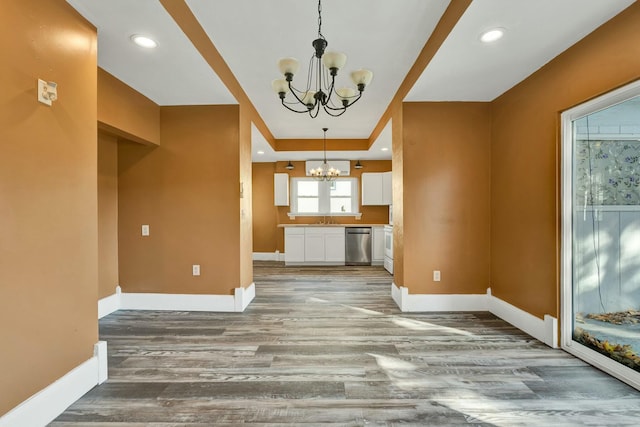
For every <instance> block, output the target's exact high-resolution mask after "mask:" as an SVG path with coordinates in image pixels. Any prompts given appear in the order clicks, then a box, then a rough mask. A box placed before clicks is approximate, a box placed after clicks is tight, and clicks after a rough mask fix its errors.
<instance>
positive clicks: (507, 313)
mask: <svg viewBox="0 0 640 427" xmlns="http://www.w3.org/2000/svg"><path fill="white" fill-rule="evenodd" d="M487 299H488V300H489V311H490V312H491V313H493V314H495V315H496V316H498V317H499V318H501V319H502V320H505V321H507V322H509V323H511V324H512V325H513V326H515V327H516V328H518V329H520V330H522V331H524V332H526V333H528V334H529V335H531V336H532V337H534V338H535V339H537V340H538V341H542V342H543V343H545V344H546V345H548V346H549V347H552V348H558V320H557V319H556V318H555V317H553V316H550V315H548V314H545V315H544V320H543V319H540V318H539V317H536V316H534V315H532V314H529V313H527V312H526V311H524V310H522V309H520V308H518V307H516V306H514V305H511V304H509V303H508V302H506V301H503V300H501V299H500V298H497V297H494V296H493V295H491V288H489V289H487Z"/></svg>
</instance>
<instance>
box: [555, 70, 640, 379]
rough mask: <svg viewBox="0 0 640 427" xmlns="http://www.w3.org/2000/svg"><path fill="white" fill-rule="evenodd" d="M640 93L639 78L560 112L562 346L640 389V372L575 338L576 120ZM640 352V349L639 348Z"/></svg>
mask: <svg viewBox="0 0 640 427" xmlns="http://www.w3.org/2000/svg"><path fill="white" fill-rule="evenodd" d="M638 95H640V80H637V81H635V82H632V83H630V84H627V85H626V86H624V87H621V88H619V89H616V90H614V91H611V92H608V93H606V94H604V95H601V96H599V97H597V98H594V99H592V100H590V101H587V102H585V103H583V104H580V105H578V106H575V107H573V108H571V109H569V110H566V111H564V112H563V113H562V114H561V126H562V138H561V144H562V145H561V180H562V181H561V192H560V194H561V196H560V197H561V203H562V210H561V227H562V228H561V244H560V251H561V266H560V319H561V348H562V349H563V350H565V351H567V352H568V353H571V354H573V355H574V356H576V357H578V358H580V359H582V360H584V361H585V362H587V363H589V364H591V365H593V366H595V367H597V368H599V369H601V370H603V371H604V372H606V373H608V374H610V375H612V376H614V377H616V378H618V379H619V380H621V381H624V382H625V383H627V384H629V385H631V386H632V387H635V388H636V389H638V390H640V373H639V372H636V371H634V370H633V369H631V368H628V367H626V366H624V365H622V364H620V363H618V362H616V361H614V360H612V359H610V358H608V357H606V356H604V355H602V354H600V353H598V352H596V351H595V350H592V349H590V348H588V347H586V346H584V345H582V344H580V343H578V342H576V341H574V340H573V307H572V302H573V286H572V285H573V281H572V277H573V274H572V272H573V265H572V264H573V262H572V261H573V197H572V194H573V167H574V159H573V126H572V124H573V121H575V120H577V119H579V118H581V117H584V116H586V115H588V114H592V113H595V112H597V111H600V110H603V109H606V108H608V107H610V106H612V105H615V104H619V103H621V102H624V101H626V100H628V99H630V98H633V97H635V96H638ZM636 350H638V351H640V349H636Z"/></svg>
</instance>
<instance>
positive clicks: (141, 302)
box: [120, 283, 256, 313]
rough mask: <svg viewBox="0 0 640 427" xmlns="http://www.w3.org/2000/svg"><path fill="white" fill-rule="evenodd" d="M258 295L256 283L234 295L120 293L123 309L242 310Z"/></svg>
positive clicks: (236, 291)
mask: <svg viewBox="0 0 640 427" xmlns="http://www.w3.org/2000/svg"><path fill="white" fill-rule="evenodd" d="M255 295H256V290H255V284H254V283H251V285H249V286H248V287H246V288H236V289H235V291H234V295H209V294H152V293H128V292H123V293H121V294H120V309H121V310H168V311H217V312H231V313H233V312H242V311H244V309H245V308H247V306H248V305H249V303H250V302H251V301H252V300H253V298H254V297H255Z"/></svg>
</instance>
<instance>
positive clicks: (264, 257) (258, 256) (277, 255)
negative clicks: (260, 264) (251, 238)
mask: <svg viewBox="0 0 640 427" xmlns="http://www.w3.org/2000/svg"><path fill="white" fill-rule="evenodd" d="M253 260H254V261H284V252H280V251H275V252H254V253H253Z"/></svg>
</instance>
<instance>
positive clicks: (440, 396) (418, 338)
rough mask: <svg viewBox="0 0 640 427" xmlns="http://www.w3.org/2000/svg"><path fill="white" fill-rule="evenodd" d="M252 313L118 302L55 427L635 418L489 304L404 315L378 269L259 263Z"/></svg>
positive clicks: (635, 398)
mask: <svg viewBox="0 0 640 427" xmlns="http://www.w3.org/2000/svg"><path fill="white" fill-rule="evenodd" d="M255 282H256V298H255V300H254V301H253V302H252V303H251V304H250V305H249V307H248V308H247V310H246V311H245V312H244V313H227V314H223V313H195V312H160V311H151V312H142V311H119V312H116V313H114V314H111V315H109V316H107V317H105V318H103V319H102V320H101V321H100V339H102V340H106V341H107V342H108V350H109V380H108V381H107V382H105V383H104V384H102V385H100V386H98V387H96V388H94V389H93V390H92V391H90V392H89V393H88V394H86V395H85V396H84V397H83V398H81V399H80V400H78V401H77V402H76V403H75V404H74V405H73V406H71V407H70V408H69V409H68V410H67V411H66V412H64V413H63V414H62V415H61V416H60V417H59V418H58V419H56V420H55V421H54V422H53V423H52V424H51V425H53V426H78V425H82V426H122V425H128V426H143V425H144V426H207V425H229V426H232V425H242V424H249V425H253V426H267V425H269V426H283V425H300V426H314V425H333V426H377V425H389V426H392V425H414V426H450V425H465V426H467V425H476V426H501V427H502V426H507V427H512V426H545V427H548V426H574V425H575V426H583V425H588V426H638V425H640V392H638V391H636V390H634V389H633V388H631V387H629V386H627V385H625V384H623V383H622V382H620V381H618V380H616V379H614V378H611V377H609V376H608V375H605V374H604V373H602V372H600V371H599V370H597V369H595V368H592V367H590V366H588V365H587V364H585V363H583V362H581V361H580V360H578V359H576V358H574V357H572V356H570V355H568V354H566V353H564V352H563V351H561V350H553V349H550V348H548V347H546V346H545V345H544V344H541V343H540V342H538V341H536V340H535V339H533V338H531V337H530V336H528V335H526V334H524V333H522V332H520V331H519V330H517V329H515V328H513V327H512V326H510V325H509V324H507V323H505V322H503V321H502V320H499V319H497V318H496V317H494V316H493V315H491V314H489V313H478V312H475V313H410V314H409V313H407V314H403V313H401V312H400V311H399V310H398V309H397V307H396V305H395V304H394V303H393V301H392V300H391V297H390V283H391V276H390V275H388V274H387V273H386V271H384V270H383V269H382V268H381V267H366V268H365V267H339V268H311V267H310V268H284V267H283V266H282V265H281V264H277V263H256V269H255Z"/></svg>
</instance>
